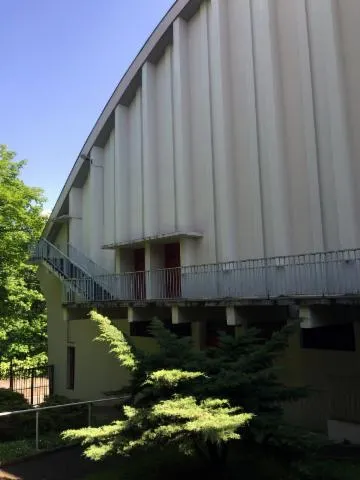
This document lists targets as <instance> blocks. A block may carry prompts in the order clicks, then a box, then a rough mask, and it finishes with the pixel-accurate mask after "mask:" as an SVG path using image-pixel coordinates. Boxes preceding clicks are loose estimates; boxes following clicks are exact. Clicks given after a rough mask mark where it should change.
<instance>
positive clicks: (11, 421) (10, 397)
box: [0, 388, 34, 441]
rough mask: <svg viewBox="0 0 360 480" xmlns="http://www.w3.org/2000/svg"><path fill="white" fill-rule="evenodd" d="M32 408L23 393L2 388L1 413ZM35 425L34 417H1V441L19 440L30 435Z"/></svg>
mask: <svg viewBox="0 0 360 480" xmlns="http://www.w3.org/2000/svg"><path fill="white" fill-rule="evenodd" d="M29 408H31V407H30V405H29V404H28V402H27V401H26V399H25V397H24V396H23V395H21V393H18V392H13V391H12V390H9V389H6V388H0V412H11V411H16V410H27V409H29ZM33 423H34V418H33V415H31V414H24V415H21V414H20V415H10V416H6V417H0V441H7V440H17V439H19V438H22V437H24V436H25V435H27V434H28V433H29V430H30V429H31V425H32V424H33Z"/></svg>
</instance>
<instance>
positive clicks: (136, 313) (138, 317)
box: [128, 307, 149, 323]
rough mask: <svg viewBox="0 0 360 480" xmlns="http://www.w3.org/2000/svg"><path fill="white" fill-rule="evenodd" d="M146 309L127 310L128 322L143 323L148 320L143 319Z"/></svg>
mask: <svg viewBox="0 0 360 480" xmlns="http://www.w3.org/2000/svg"><path fill="white" fill-rule="evenodd" d="M145 314H146V309H145V308H133V307H129V308H128V322H129V323H133V322H143V321H144V320H149V319H148V318H146V317H145Z"/></svg>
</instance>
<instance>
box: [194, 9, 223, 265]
mask: <svg viewBox="0 0 360 480" xmlns="http://www.w3.org/2000/svg"><path fill="white" fill-rule="evenodd" d="M207 8H208V7H207V4H204V5H203V6H202V8H201V10H200V12H199V13H198V14H197V15H196V16H195V17H194V18H193V19H192V20H191V21H190V22H189V25H188V33H189V36H188V42H189V47H188V48H189V78H190V82H189V83H190V115H189V119H188V120H189V122H190V125H191V159H192V175H193V181H194V205H193V210H194V223H195V228H196V229H197V230H199V231H202V232H203V234H204V237H203V239H202V240H201V241H199V243H198V245H199V248H198V252H197V255H196V260H197V262H198V263H206V262H215V261H216V260H217V251H216V233H215V221H216V219H215V213H214V172H213V151H212V132H211V105H210V82H209V43H208V21H207Z"/></svg>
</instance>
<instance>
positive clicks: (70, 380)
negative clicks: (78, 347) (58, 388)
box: [66, 346, 75, 390]
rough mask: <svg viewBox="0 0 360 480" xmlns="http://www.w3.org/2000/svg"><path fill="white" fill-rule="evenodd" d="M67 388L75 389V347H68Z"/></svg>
mask: <svg viewBox="0 0 360 480" xmlns="http://www.w3.org/2000/svg"><path fill="white" fill-rule="evenodd" d="M66 377H67V378H66V388H67V389H68V390H74V387H75V347H70V346H69V347H67V376H66Z"/></svg>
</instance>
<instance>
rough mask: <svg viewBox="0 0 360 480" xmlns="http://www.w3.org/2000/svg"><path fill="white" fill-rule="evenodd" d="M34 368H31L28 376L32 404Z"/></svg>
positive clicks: (32, 402)
mask: <svg viewBox="0 0 360 480" xmlns="http://www.w3.org/2000/svg"><path fill="white" fill-rule="evenodd" d="M34 370H35V369H34V368H32V369H31V377H30V405H34Z"/></svg>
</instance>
